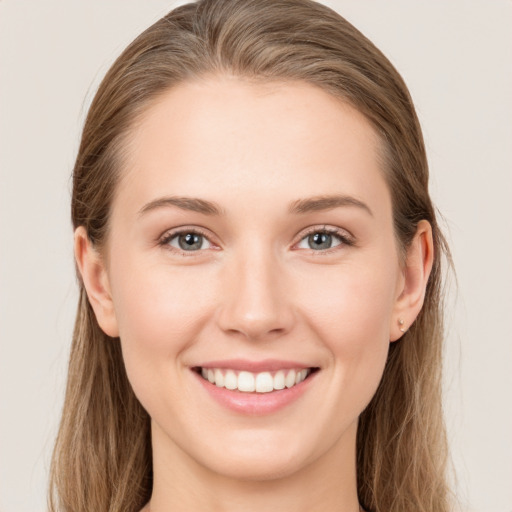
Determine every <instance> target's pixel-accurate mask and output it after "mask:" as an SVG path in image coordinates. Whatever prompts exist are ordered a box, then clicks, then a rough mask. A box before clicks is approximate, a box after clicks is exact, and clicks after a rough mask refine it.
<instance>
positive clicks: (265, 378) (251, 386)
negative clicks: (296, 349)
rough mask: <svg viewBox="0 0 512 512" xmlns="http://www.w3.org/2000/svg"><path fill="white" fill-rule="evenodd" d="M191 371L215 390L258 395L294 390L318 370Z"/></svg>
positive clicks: (197, 369) (205, 368)
mask: <svg viewBox="0 0 512 512" xmlns="http://www.w3.org/2000/svg"><path fill="white" fill-rule="evenodd" d="M192 370H193V371H195V372H196V373H197V374H198V375H200V376H201V378H202V379H203V380H205V381H208V382H209V383H210V384H213V385H214V386H216V387H217V388H225V389H226V390H229V391H235V392H239V393H251V394H260V393H272V392H275V391H281V390H284V389H291V388H294V387H295V386H298V385H299V384H300V383H302V382H304V381H305V380H306V379H308V378H310V377H311V375H313V374H314V373H316V372H317V371H319V370H320V368H318V367H307V368H305V367H296V368H283V369H278V370H273V371H261V372H251V371H246V370H238V369H233V368H222V367H204V366H196V367H194V368H192Z"/></svg>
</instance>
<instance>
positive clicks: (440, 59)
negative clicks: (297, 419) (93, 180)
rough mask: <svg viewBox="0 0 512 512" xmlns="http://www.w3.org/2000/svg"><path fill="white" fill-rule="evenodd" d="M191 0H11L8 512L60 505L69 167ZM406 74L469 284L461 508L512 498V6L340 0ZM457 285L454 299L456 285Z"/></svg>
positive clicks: (5, 271)
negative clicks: (128, 63)
mask: <svg viewBox="0 0 512 512" xmlns="http://www.w3.org/2000/svg"><path fill="white" fill-rule="evenodd" d="M178 3H182V2H172V1H168V0H138V1H135V0H115V1H114V0H87V1H69V0H0V73H1V75H0V166H1V167H0V168H1V175H0V301H1V302H0V341H1V354H0V393H1V396H0V512H11V511H13V512H25V511H26V512H28V511H36V510H44V509H45V493H46V481H47V475H48V466H49V459H50V453H51V448H52V443H53V438H54V435H55V433H56V428H57V423H58V419H59V414H60V408H61V405H62V399H63V389H64V383H65V376H66V364H67V357H68V352H69V346H70V339H71V330H72V324H73V319H74V313H75V303H76V286H75V280H74V267H73V260H72V243H71V242H72V232H71V225H70V221H69V199H70V179H69V176H70V171H71V168H72V165H73V160H74V157H75V154H76V150H77V147H78V141H79V135H80V129H81V126H82V122H83V119H84V114H85V110H86V107H87V106H88V104H89V102H90V100H91V98H92V95H93V93H94V91H95V89H96V87H97V85H98V83H99V80H100V79H101V77H102V76H103V74H104V73H105V71H106V70H107V68H108V66H109V65H110V63H111V62H112V61H113V59H114V58H115V57H116V56H117V55H118V54H119V53H120V51H121V50H122V49H123V48H124V47H125V46H126V44H128V43H129V42H130V41H131V40H132V39H133V38H134V37H135V36H136V35H137V34H138V33H139V32H140V31H141V30H142V29H144V28H146V27H147V26H148V25H149V24H151V23H152V22H154V21H156V20H157V19H158V18H159V17H160V16H161V15H163V14H164V13H165V12H167V11H168V10H170V9H171V8H172V7H173V6H175V5H177V4H178ZM325 3H327V4H328V5H330V6H331V7H334V8H335V9H337V10H338V11H339V12H340V13H341V14H342V15H344V16H345V17H346V18H348V19H349V21H351V22H352V23H354V24H355V25H356V27H358V28H359V29H360V30H362V31H363V32H364V33H365V34H366V35H367V36H369V37H370V39H372V40H373V41H374V42H375V43H376V44H377V46H378V47H380V48H381V49H382V50H383V51H384V53H386V54H387V55H388V57H389V58H390V59H391V60H392V62H393V63H394V64H395V65H396V66H397V68H398V69H399V71H400V72H401V73H402V75H403V76H404V78H405V80H406V82H407V83H408V85H409V87H410V90H411V93H412V96H413V98H414V100H415V103H416V105H417V109H418V112H419V116H420V119H421V122H422V125H423V128H424V134H425V138H426V143H427V147H428V152H429V158H430V165H431V170H432V194H433V196H434V199H435V201H436V203H437V205H438V206H439V208H440V210H441V211H442V212H443V214H444V216H445V218H446V229H447V235H448V238H449V240H450V242H451V245H452V250H453V255H454V259H455V264H456V267H457V273H458V279H459V291H458V297H457V302H456V303H455V305H454V306H452V308H451V309H450V311H449V314H448V325H449V337H448V340H447V351H446V367H447V375H446V392H445V403H446V415H447V423H448V428H449V435H450V440H451V444H452V451H453V459H454V463H455V469H456V471H457V474H458V487H457V492H458V495H459V497H460V499H461V501H462V504H463V509H464V510H472V511H478V512H510V511H512V442H511V439H512V400H511V395H512V393H511V391H512V372H511V363H512V336H511V327H512V325H511V320H510V319H511V316H512V270H511V262H512V207H511V203H512V199H511V198H512V180H511V175H512V172H511V171H512V149H511V147H512V122H511V120H512V45H511V36H510V33H511V29H512V23H511V16H512V3H511V2H510V1H509V0H492V1H489V0H473V1H471V0H449V1H435V2H434V1H432V2H417V1H411V0H387V1H386V2H382V1H380V2H378V1H377V0H373V1H372V0H331V1H326V2H325ZM452 296H453V294H452Z"/></svg>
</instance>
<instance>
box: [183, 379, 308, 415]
mask: <svg viewBox="0 0 512 512" xmlns="http://www.w3.org/2000/svg"><path fill="white" fill-rule="evenodd" d="M192 373H193V374H194V375H195V377H196V378H197V379H198V381H199V383H200V384H201V385H202V386H203V388H204V389H205V390H206V391H207V392H208V393H209V394H210V396H211V397H212V398H213V399H214V400H215V401H216V402H217V403H219V404H221V405H222V406H224V407H227V408H228V409H230V410H232V411H234V412H237V413H240V414H246V415H253V416H259V415H263V414H271V413H273V412H277V411H279V410H281V409H283V408H285V407H286V406H288V405H290V404H291V403H293V402H295V401H296V400H297V399H298V398H299V397H300V396H302V395H303V394H304V393H305V392H306V390H307V389H308V388H309V387H310V386H311V383H312V381H313V380H314V378H315V377H316V375H317V373H318V372H314V373H311V374H310V375H309V376H308V377H307V378H306V379H305V380H303V381H302V382H300V383H299V384H296V385H295V386H292V387H291V388H285V389H280V390H276V391H272V392H270V393H243V392H241V391H236V390H233V391H232V390H229V389H226V388H219V387H218V386H216V385H215V384H212V383H211V382H210V381H208V380H206V379H204V378H203V377H202V376H201V375H199V374H198V373H197V372H195V371H192Z"/></svg>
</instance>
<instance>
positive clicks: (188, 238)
mask: <svg viewBox="0 0 512 512" xmlns="http://www.w3.org/2000/svg"><path fill="white" fill-rule="evenodd" d="M159 244H160V245H162V246H169V247H172V248H173V249H176V250H177V251H181V252H198V251H201V250H204V249H211V248H212V243H211V242H210V241H209V240H208V238H207V237H206V235H205V234H204V233H202V232H201V231H199V230H198V229H196V228H194V229H182V230H179V231H172V232H170V233H166V234H165V235H164V236H163V237H162V239H161V240H160V242H159Z"/></svg>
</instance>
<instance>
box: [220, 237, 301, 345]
mask: <svg viewBox="0 0 512 512" xmlns="http://www.w3.org/2000/svg"><path fill="white" fill-rule="evenodd" d="M224 277H225V279H222V283H221V286H222V290H221V291H220V294H221V298H222V300H221V301H220V303H221V309H220V312H219V315H218V324H219V327H220V328H221V329H222V330H223V331H224V332H227V333H231V334H233V333H238V335H239V336H242V337H244V338H246V339H248V340H253V341H257V340H259V341H263V340H269V339H275V338H277V337H280V336H283V335H284V334H286V333H287V332H289V331H290V330H291V329H292V326H293V324H294V321H295V318H294V310H293V302H292V296H291V294H290V291H291V290H290V289H289V288H290V286H289V284H290V282H289V278H288V277H287V275H286V273H285V272H283V268H282V266H281V265H280V263H279V261H278V258H276V256H275V255H272V254H271V251H268V250H265V249H264V248H259V249H257V248H252V249H251V248H250V247H246V248H245V249H243V250H241V251H240V253H239V254H236V255H233V259H232V260H231V261H230V263H229V264H227V265H226V268H225V269H224Z"/></svg>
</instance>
